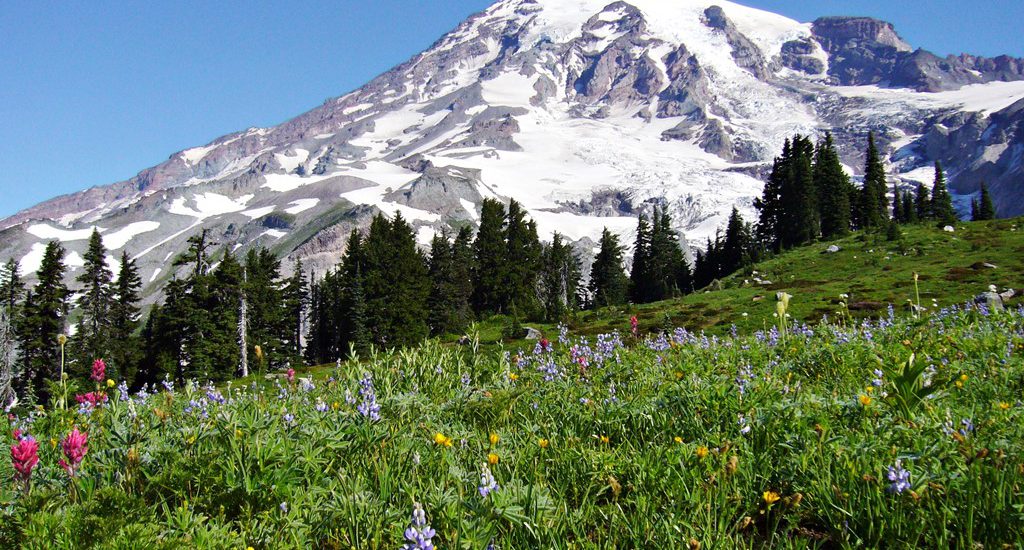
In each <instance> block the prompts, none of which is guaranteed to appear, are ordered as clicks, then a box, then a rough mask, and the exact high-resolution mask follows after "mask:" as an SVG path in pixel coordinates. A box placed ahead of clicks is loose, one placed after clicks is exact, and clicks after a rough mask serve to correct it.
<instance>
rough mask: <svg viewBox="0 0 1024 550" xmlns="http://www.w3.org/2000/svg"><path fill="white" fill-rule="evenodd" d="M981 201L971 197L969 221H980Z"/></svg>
mask: <svg viewBox="0 0 1024 550" xmlns="http://www.w3.org/2000/svg"><path fill="white" fill-rule="evenodd" d="M980 210H981V203H979V202H978V199H971V221H975V222H977V221H981V213H980Z"/></svg>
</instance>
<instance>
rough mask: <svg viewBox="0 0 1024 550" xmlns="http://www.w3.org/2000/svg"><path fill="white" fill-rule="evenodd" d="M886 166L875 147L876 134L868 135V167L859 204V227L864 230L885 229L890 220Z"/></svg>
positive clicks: (865, 171)
mask: <svg viewBox="0 0 1024 550" xmlns="http://www.w3.org/2000/svg"><path fill="white" fill-rule="evenodd" d="M885 180H886V178H885V166H884V165H883V164H882V158H881V156H880V155H879V153H878V147H877V146H876V145H875V134H874V133H873V132H872V133H871V134H869V135H868V151H867V166H866V168H865V170H864V186H863V187H862V188H861V196H860V204H859V219H858V222H859V226H860V227H861V228H862V229H870V228H880V227H885V226H886V225H887V223H888V220H889V200H888V199H887V198H886V193H887V189H888V185H886V181H885Z"/></svg>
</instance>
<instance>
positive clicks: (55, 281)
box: [20, 241, 71, 401]
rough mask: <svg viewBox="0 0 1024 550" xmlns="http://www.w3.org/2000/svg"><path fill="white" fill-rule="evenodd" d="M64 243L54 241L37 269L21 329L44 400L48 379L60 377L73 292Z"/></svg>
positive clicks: (27, 361)
mask: <svg viewBox="0 0 1024 550" xmlns="http://www.w3.org/2000/svg"><path fill="white" fill-rule="evenodd" d="M64 254H65V251H64V247H62V246H61V245H60V243H59V242H57V241H50V242H49V243H47V245H46V250H45V251H44V252H43V260H42V263H41V264H40V267H39V270H38V271H37V272H36V278H37V282H36V286H35V288H34V289H33V290H32V293H31V298H30V299H26V302H25V308H24V312H23V321H22V327H21V329H20V333H21V334H22V335H23V336H22V349H23V355H22V357H23V365H24V368H25V374H26V379H27V380H28V381H29V383H30V384H31V385H32V388H33V389H34V391H35V393H36V395H38V396H39V397H40V398H41V399H43V400H44V401H45V400H46V399H47V398H48V396H49V389H48V387H47V386H46V381H55V382H56V381H58V380H59V378H60V376H59V373H60V367H61V349H60V345H59V343H58V340H57V339H58V336H61V335H63V334H64V331H65V324H66V320H67V314H68V299H69V297H70V295H71V293H70V292H69V291H68V287H67V285H66V284H65V283H64V273H65V271H66V269H67V268H66V267H65V265H64Z"/></svg>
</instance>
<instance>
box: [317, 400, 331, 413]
mask: <svg viewBox="0 0 1024 550" xmlns="http://www.w3.org/2000/svg"><path fill="white" fill-rule="evenodd" d="M329 409H330V407H328V406H327V403H324V401H323V400H322V399H317V400H316V411H317V412H321V413H325V412H327V411H328V410H329Z"/></svg>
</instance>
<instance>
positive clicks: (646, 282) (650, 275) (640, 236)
mask: <svg viewBox="0 0 1024 550" xmlns="http://www.w3.org/2000/svg"><path fill="white" fill-rule="evenodd" d="M652 263H653V257H652V251H651V224H650V222H648V221H647V216H646V215H644V214H643V213H641V214H640V215H639V216H638V217H637V225H636V240H635V241H634V243H633V266H632V269H630V272H629V297H630V299H631V300H632V301H633V303H636V304H643V303H647V302H650V301H651V300H652V299H651V296H653V295H654V268H653V265H652Z"/></svg>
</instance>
